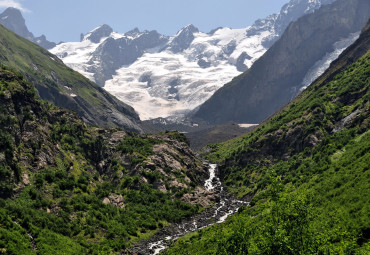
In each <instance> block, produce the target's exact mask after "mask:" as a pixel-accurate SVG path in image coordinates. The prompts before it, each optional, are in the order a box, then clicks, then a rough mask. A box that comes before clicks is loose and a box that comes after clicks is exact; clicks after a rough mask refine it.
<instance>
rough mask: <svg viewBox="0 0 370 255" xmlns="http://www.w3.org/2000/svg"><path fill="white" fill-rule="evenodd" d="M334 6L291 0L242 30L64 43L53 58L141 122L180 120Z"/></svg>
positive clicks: (190, 31) (192, 28) (188, 31)
mask: <svg viewBox="0 0 370 255" xmlns="http://www.w3.org/2000/svg"><path fill="white" fill-rule="evenodd" d="M331 2H333V0H316V1H312V0H292V1H290V2H289V3H288V4H287V5H285V6H284V7H283V8H282V9H281V11H280V13H278V14H274V15H271V16H269V17H267V18H266V19H263V20H258V21H256V22H255V23H254V24H253V25H252V26H250V27H246V28H242V29H230V28H218V29H215V30H213V31H212V32H210V33H203V32H200V31H199V30H198V29H197V28H196V27H195V26H194V25H188V26H186V27H184V28H182V29H181V30H179V32H178V33H177V34H176V35H174V36H171V37H168V36H163V35H160V34H158V33H157V32H154V31H150V32H148V31H147V32H140V31H139V30H135V31H134V33H133V32H132V31H130V32H127V33H125V34H118V33H114V32H113V33H111V34H110V35H109V36H108V37H107V38H106V39H102V40H101V41H100V42H98V41H97V40H93V41H82V42H69V43H63V44H60V45H58V46H56V47H55V48H53V49H52V50H51V52H52V53H54V54H56V55H57V56H58V57H59V58H61V59H62V60H63V62H64V63H66V64H67V65H69V66H70V67H71V68H73V69H74V70H76V71H79V72H80V73H82V74H84V75H85V76H86V77H88V78H89V79H91V80H93V81H95V82H97V83H98V84H99V85H100V86H102V87H104V88H105V89H106V90H107V91H109V92H110V93H112V94H114V95H115V96H117V97H118V98H119V99H120V100H122V101H124V102H127V103H128V104H130V105H131V106H133V107H134V108H135V109H136V110H137V111H138V113H139V115H140V118H141V119H144V120H145V119H151V118H157V117H167V116H171V115H177V116H178V115H182V114H186V113H188V112H189V111H192V110H193V109H195V108H196V107H198V106H199V105H201V104H202V103H204V102H205V101H206V100H207V99H208V98H210V97H211V96H212V95H213V94H214V92H215V91H216V90H218V89H219V88H221V87H222V86H223V85H224V84H226V83H228V82H230V80H231V79H232V78H234V77H235V76H237V75H239V74H241V73H242V72H243V71H245V70H247V69H248V68H250V67H251V66H252V64H253V63H254V62H255V61H256V60H257V59H258V58H259V57H261V56H262V55H263V54H264V53H265V52H266V50H267V49H269V48H270V47H271V45H272V44H273V43H274V42H275V41H276V40H277V39H278V38H279V37H280V36H281V34H282V32H283V31H284V29H285V28H286V26H287V25H288V24H289V23H290V22H291V21H295V20H296V19H297V18H299V17H301V16H302V15H305V14H307V13H310V12H313V11H314V10H316V9H318V8H319V7H320V6H321V5H323V4H328V3H331ZM100 29H101V28H98V30H100ZM94 31H95V30H94ZM94 31H92V32H90V33H94ZM108 33H109V31H108ZM108 33H107V34H108ZM107 34H106V35H107ZM99 38H101V37H99Z"/></svg>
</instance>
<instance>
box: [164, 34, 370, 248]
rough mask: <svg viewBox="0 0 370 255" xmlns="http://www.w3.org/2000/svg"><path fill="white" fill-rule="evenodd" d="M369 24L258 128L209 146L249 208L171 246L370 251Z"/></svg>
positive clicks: (226, 181)
mask: <svg viewBox="0 0 370 255" xmlns="http://www.w3.org/2000/svg"><path fill="white" fill-rule="evenodd" d="M368 32H369V31H368V29H367V35H366V33H365V32H364V33H363V35H362V37H361V38H360V40H359V41H358V42H357V44H355V45H354V46H352V47H351V48H350V49H349V50H347V51H346V52H345V53H344V54H343V55H342V56H341V57H340V59H339V60H338V61H336V62H335V63H334V64H333V65H332V66H331V69H330V70H329V71H328V72H326V73H325V74H324V75H323V76H322V77H320V78H319V79H318V80H317V81H316V82H315V83H314V84H313V85H311V86H310V87H309V88H308V89H307V90H306V91H305V92H304V93H302V94H301V95H300V96H299V97H298V98H297V99H296V100H294V102H292V103H291V104H289V105H288V106H287V107H285V108H284V109H283V110H282V111H280V112H279V113H277V114H275V115H274V116H273V117H272V118H270V119H269V120H268V121H266V122H265V123H264V124H263V125H261V126H260V127H259V128H258V129H256V130H255V131H254V132H252V133H251V134H248V135H246V136H244V137H241V138H236V139H234V140H231V141H228V142H226V143H223V144H219V145H215V146H213V148H212V152H213V153H212V154H211V155H210V159H212V160H213V161H217V162H218V163H219V164H220V168H221V173H222V174H223V178H224V180H225V183H226V184H227V186H228V189H229V191H231V192H233V193H235V194H236V195H239V196H247V197H249V198H252V197H253V199H252V200H251V207H248V208H244V210H242V212H240V213H239V214H237V215H236V216H234V217H232V219H230V220H229V221H228V222H227V223H226V224H223V225H217V226H214V227H211V228H210V229H206V230H202V231H199V232H198V233H195V234H192V235H190V236H188V237H184V238H183V239H182V240H180V241H179V242H177V243H176V244H175V245H174V246H173V247H172V248H171V249H169V250H168V251H167V253H166V254H247V252H249V253H251V254H368V253H369V252H370V243H369V239H370V216H369V213H368V212H369V209H370V196H369V190H370V184H369V177H370V169H369V164H368V162H369V160H370V154H369V151H370V133H369V126H370V118H369V116H370V103H369V101H370V91H369V86H370V52H367V50H368V47H369V44H368V42H369V34H368ZM363 52H365V54H364V56H363V57H362V58H361V59H359V60H358V61H356V62H355V63H354V64H352V65H349V66H346V65H347V63H351V62H353V61H354V60H356V59H358V57H359V54H360V55H361V54H363ZM366 52H367V53H366ZM343 68H345V70H343Z"/></svg>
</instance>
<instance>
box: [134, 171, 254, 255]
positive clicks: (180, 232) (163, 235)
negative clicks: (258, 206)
mask: <svg viewBox="0 0 370 255" xmlns="http://www.w3.org/2000/svg"><path fill="white" fill-rule="evenodd" d="M208 170H209V178H208V179H207V180H206V181H205V183H204V187H205V188H206V189H207V190H210V191H215V192H216V194H217V195H218V197H219V201H218V202H217V203H216V205H215V206H213V207H212V208H209V209H206V210H204V211H203V212H202V213H200V214H197V215H194V216H192V217H190V218H188V219H184V220H183V221H182V222H180V223H173V224H171V225H170V226H168V227H165V228H163V229H162V230H161V231H159V232H158V233H157V234H155V235H154V236H152V237H151V238H149V239H146V240H143V241H142V242H140V243H139V244H137V245H136V246H135V247H134V248H132V249H131V252H132V253H133V254H140V255H148V254H150V255H156V254H159V253H160V252H161V251H163V250H165V249H166V248H167V247H168V246H169V245H170V244H171V243H173V242H174V241H175V240H176V239H178V238H179V237H182V236H184V235H186V234H188V233H191V232H194V231H197V230H200V229H202V228H206V227H209V226H211V225H213V224H215V223H222V222H224V221H225V220H226V219H227V217H229V216H230V215H232V214H233V213H235V212H237V211H238V209H239V208H240V207H241V206H242V205H248V204H249V203H248V202H245V201H241V200H237V199H235V198H234V197H232V196H231V195H229V194H227V193H226V191H225V190H224V187H223V186H222V183H221V181H220V178H219V177H217V175H218V169H217V165H216V164H209V166H208Z"/></svg>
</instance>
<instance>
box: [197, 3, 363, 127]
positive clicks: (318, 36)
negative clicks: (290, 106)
mask: <svg viewBox="0 0 370 255" xmlns="http://www.w3.org/2000/svg"><path fill="white" fill-rule="evenodd" d="M369 13H370V2H369V1H367V0H337V1H336V2H334V3H332V4H330V5H326V6H323V7H322V8H320V9H319V10H317V11H315V12H314V13H311V14H308V15H305V16H303V17H302V18H300V19H298V20H297V21H296V22H292V23H290V25H289V26H288V28H287V29H286V30H285V32H284V33H283V35H282V36H281V38H280V39H279V40H278V41H277V42H276V43H275V44H274V45H273V46H272V47H271V48H270V49H269V50H268V51H267V52H266V53H265V54H264V55H263V56H262V57H261V58H260V59H259V60H257V61H256V62H255V63H254V64H253V66H252V67H251V68H250V69H249V70H248V71H247V72H245V73H243V74H242V75H239V76H238V77H236V78H234V79H233V80H232V81H231V82H230V83H228V84H226V85H225V86H224V87H223V88H221V89H220V90H218V91H217V92H216V93H215V94H214V95H213V96H212V97H211V98H210V99H209V100H208V101H206V102H205V103H204V104H203V105H202V106H200V108H199V110H198V112H197V113H196V114H195V115H194V119H195V120H202V121H206V122H209V123H213V124H215V123H224V122H228V121H235V122H238V123H260V122H261V121H263V120H264V119H266V118H267V117H268V116H269V115H271V114H273V113H274V112H275V111H277V110H278V109H280V108H281V107H283V106H284V105H285V104H287V103H288V102H289V101H290V100H292V99H293V98H294V97H295V96H296V95H297V93H299V91H301V90H302V89H304V88H305V87H306V86H307V82H306V80H315V79H316V78H317V77H318V76H319V75H320V73H322V70H321V71H320V69H323V70H325V69H326V68H327V67H328V66H329V64H330V62H331V61H332V60H333V58H332V56H331V55H333V56H336V57H337V56H338V55H339V54H340V52H342V51H343V50H344V49H345V48H346V47H347V46H349V45H350V44H351V42H353V41H354V40H355V39H357V36H358V34H359V31H360V30H361V28H362V27H363V25H364V24H365V23H366V22H367V20H368V18H369ZM336 57H334V59H335V58H336ZM321 67H324V68H321ZM325 67H326V68H325Z"/></svg>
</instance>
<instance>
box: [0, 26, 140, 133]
mask: <svg viewBox="0 0 370 255" xmlns="http://www.w3.org/2000/svg"><path fill="white" fill-rule="evenodd" d="M0 64H2V65H6V66H9V67H11V68H14V69H15V70H16V71H19V72H20V73H22V74H23V75H25V77H26V78H27V80H28V81H30V82H31V83H32V84H33V85H34V86H35V87H36V89H37V91H38V93H39V95H40V97H41V98H42V99H45V100H48V101H49V102H52V103H54V104H55V105H58V106H61V107H65V108H69V109H71V110H74V111H75V112H77V113H78V114H79V115H80V116H81V117H82V118H83V120H84V121H86V122H88V123H91V124H97V125H101V126H110V127H121V128H124V129H126V130H133V131H140V130H141V129H140V127H138V125H137V123H138V122H139V121H140V120H139V117H138V115H137V114H136V113H135V111H134V109H133V108H132V107H130V106H128V105H126V104H124V103H122V102H121V101H119V100H117V99H116V98H115V97H113V96H112V95H110V94H109V93H108V92H106V91H105V90H103V89H102V88H100V87H99V86H98V85H96V84H95V83H93V82H91V81H89V80H88V79H87V78H85V77H83V76H82V75H81V74H79V73H77V72H75V71H73V70H72V69H70V68H69V67H67V66H65V65H64V64H63V62H62V61H60V60H59V59H58V58H57V57H56V56H54V55H52V54H51V53H49V52H48V51H47V50H45V49H43V48H41V47H40V46H37V45H35V44H33V43H31V42H30V41H28V40H26V39H23V38H21V37H19V36H17V35H16V34H14V33H13V32H11V31H9V30H7V29H6V28H4V27H3V26H1V25H0Z"/></svg>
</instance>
